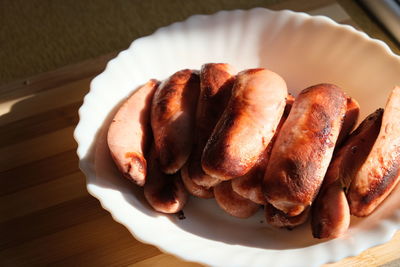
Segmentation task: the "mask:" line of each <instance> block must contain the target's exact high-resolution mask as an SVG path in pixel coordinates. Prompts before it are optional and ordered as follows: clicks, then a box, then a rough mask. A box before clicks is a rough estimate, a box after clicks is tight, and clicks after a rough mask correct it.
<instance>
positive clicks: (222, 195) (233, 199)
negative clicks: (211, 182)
mask: <svg viewBox="0 0 400 267" xmlns="http://www.w3.org/2000/svg"><path fill="white" fill-rule="evenodd" d="M214 196H215V200H216V201H217V203H218V205H219V206H220V207H221V208H222V209H223V210H224V211H226V212H227V213H229V214H230V215H232V216H235V217H238V218H248V217H250V216H252V215H253V214H255V213H256V212H257V211H258V209H259V208H260V205H258V204H256V203H254V202H253V201H251V200H248V199H247V198H244V197H241V196H240V195H238V194H236V193H235V192H234V191H233V190H232V186H231V181H224V182H221V183H220V184H218V185H216V186H215V187H214Z"/></svg>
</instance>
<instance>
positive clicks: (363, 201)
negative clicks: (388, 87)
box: [347, 87, 400, 216]
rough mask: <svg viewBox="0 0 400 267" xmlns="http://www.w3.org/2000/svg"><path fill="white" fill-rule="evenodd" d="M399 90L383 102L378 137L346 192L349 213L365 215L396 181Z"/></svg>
mask: <svg viewBox="0 0 400 267" xmlns="http://www.w3.org/2000/svg"><path fill="white" fill-rule="evenodd" d="M399 118H400V87H395V88H394V89H393V91H392V92H391V94H390V96H389V99H388V101H387V103H386V106H385V110H384V112H383V117H382V125H381V127H380V131H379V135H378V137H377V138H376V141H375V143H374V145H373V147H372V149H371V152H370V153H369V154H368V157H367V159H366V160H365V162H364V163H363V164H362V166H361V167H360V169H359V171H358V172H357V174H356V176H355V177H354V180H353V182H352V183H351V185H350V188H349V191H348V193H347V199H348V201H349V205H350V212H351V214H352V215H355V216H368V215H369V214H371V212H373V211H374V210H375V208H376V207H377V206H378V205H379V204H380V203H381V202H382V201H383V200H384V199H385V198H386V197H387V196H388V195H389V194H390V192H391V191H392V190H393V188H394V187H395V186H396V184H397V183H398V182H399V171H400V120H399Z"/></svg>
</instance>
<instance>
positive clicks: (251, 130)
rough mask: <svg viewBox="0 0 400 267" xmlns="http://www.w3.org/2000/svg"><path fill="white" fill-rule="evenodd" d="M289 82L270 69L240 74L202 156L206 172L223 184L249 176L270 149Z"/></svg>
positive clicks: (251, 70)
mask: <svg viewBox="0 0 400 267" xmlns="http://www.w3.org/2000/svg"><path fill="white" fill-rule="evenodd" d="M286 97H287V88H286V83H285V81H284V80H283V79H282V78H281V77H280V76H279V75H278V74H276V73H274V72H272V71H269V70H266V69H250V70H245V71H242V72H240V73H239V74H238V75H237V77H236V81H235V85H234V87H233V90H232V97H231V98H230V100H229V103H228V106H227V107H226V109H225V111H224V113H223V114H222V117H221V118H220V120H219V121H218V123H217V125H216V127H215V129H214V131H213V133H212V135H211V137H210V139H209V140H208V142H207V145H206V147H205V149H204V152H203V156H202V166H203V170H204V171H205V172H206V173H207V174H209V175H210V176H213V177H215V178H218V179H220V180H230V179H232V178H234V177H239V176H242V175H244V174H246V173H247V172H248V171H249V170H250V169H251V168H252V167H253V166H254V165H255V163H256V162H257V160H258V158H259V157H260V155H261V153H262V152H263V151H264V150H265V149H266V147H267V146H268V144H269V142H270V141H271V138H272V136H273V135H274V132H275V130H276V127H277V126H278V123H279V120H280V118H281V116H282V113H283V110H284V108H285V99H286Z"/></svg>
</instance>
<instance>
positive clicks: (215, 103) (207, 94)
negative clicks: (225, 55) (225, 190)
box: [186, 63, 235, 191]
mask: <svg viewBox="0 0 400 267" xmlns="http://www.w3.org/2000/svg"><path fill="white" fill-rule="evenodd" d="M234 75H235V72H234V70H233V68H232V67H231V66H230V65H229V64H223V63H208V64H204V65H203V66H202V67H201V71H200V95H199V99H198V102H197V111H196V127H195V137H194V138H195V140H194V145H193V150H192V153H191V155H190V158H189V160H188V162H187V167H186V168H187V170H188V178H189V177H190V178H189V179H192V181H193V182H194V183H196V184H197V185H199V186H204V187H206V188H210V187H212V186H214V185H216V184H218V183H219V182H220V180H219V179H217V178H215V177H211V176H210V175H208V174H206V173H205V172H204V171H203V168H202V167H201V156H202V154H203V150H204V147H205V145H206V143H207V141H208V139H209V137H210V135H211V133H212V131H213V130H214V127H215V125H216V124H217V122H218V120H219V118H220V117H221V115H222V112H223V111H224V109H225V107H226V105H227V103H228V101H229V98H230V97H231V92H232V86H233V82H234V78H235V76H234ZM211 191H212V190H211Z"/></svg>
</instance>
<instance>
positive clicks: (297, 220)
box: [265, 204, 310, 229]
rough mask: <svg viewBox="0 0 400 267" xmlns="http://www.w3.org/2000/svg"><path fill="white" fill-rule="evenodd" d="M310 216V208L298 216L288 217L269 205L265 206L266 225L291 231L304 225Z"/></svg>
mask: <svg viewBox="0 0 400 267" xmlns="http://www.w3.org/2000/svg"><path fill="white" fill-rule="evenodd" d="M309 215H310V208H307V209H305V210H304V211H303V212H302V213H300V214H299V215H296V216H293V217H290V216H288V215H287V214H286V213H284V212H282V211H281V210H278V209H276V208H275V207H274V206H272V205H271V204H267V205H265V218H266V221H267V223H268V224H270V225H272V226H274V227H278V228H287V229H293V228H294V227H296V226H299V225H301V224H303V223H305V222H306V221H307V219H308V217H309Z"/></svg>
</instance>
